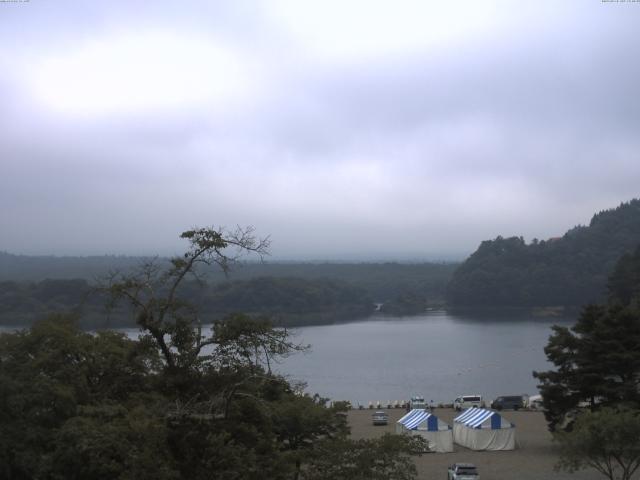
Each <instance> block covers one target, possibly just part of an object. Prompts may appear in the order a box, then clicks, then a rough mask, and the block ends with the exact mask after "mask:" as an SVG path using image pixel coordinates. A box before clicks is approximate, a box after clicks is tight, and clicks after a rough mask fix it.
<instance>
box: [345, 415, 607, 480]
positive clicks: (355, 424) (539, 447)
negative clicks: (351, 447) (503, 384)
mask: <svg viewBox="0 0 640 480" xmlns="http://www.w3.org/2000/svg"><path fill="white" fill-rule="evenodd" d="M385 411H386V412H387V413H388V415H389V425H387V426H377V427H374V426H373V425H372V422H371V414H372V413H373V410H351V411H350V412H349V417H348V418H349V425H350V426H351V436H352V438H355V439H358V438H374V437H378V436H381V435H382V434H383V433H384V432H391V433H393V432H395V423H396V421H397V420H398V419H399V418H400V417H401V416H402V415H403V414H404V413H405V411H404V410H402V409H391V410H386V409H385ZM434 413H435V414H436V415H437V416H438V417H439V418H440V419H441V420H444V421H445V422H447V423H449V424H450V425H451V424H452V423H453V417H454V416H455V415H456V412H454V410H453V409H448V408H443V409H439V408H436V409H435V411H434ZM503 416H504V417H505V418H506V419H507V420H509V421H511V422H512V423H515V424H516V444H517V448H516V450H513V451H506V452H474V451H472V450H468V449H467V448H464V447H461V446H460V445H456V444H454V448H455V452H453V453H429V454H425V455H422V456H416V458H415V461H416V465H417V467H418V472H419V475H418V478H419V479H421V480H423V479H424V480H427V479H436V480H444V479H445V478H446V475H447V466H448V465H450V464H452V463H455V462H469V463H473V464H475V465H476V466H477V467H478V472H479V473H480V478H481V480H514V479H518V480H534V479H535V480H544V479H550V480H564V479H566V480H592V479H593V480H596V479H601V480H602V479H604V478H605V477H603V476H602V475H601V474H599V473H598V472H596V471H595V470H593V469H590V470H583V471H580V472H577V473H574V474H570V473H565V472H555V471H554V470H553V466H554V464H555V463H556V461H557V456H556V455H555V454H554V446H553V442H552V439H551V434H550V433H549V432H548V431H547V425H546V423H545V420H544V416H543V415H542V413H540V412H525V411H518V412H513V411H505V412H504V413H503Z"/></svg>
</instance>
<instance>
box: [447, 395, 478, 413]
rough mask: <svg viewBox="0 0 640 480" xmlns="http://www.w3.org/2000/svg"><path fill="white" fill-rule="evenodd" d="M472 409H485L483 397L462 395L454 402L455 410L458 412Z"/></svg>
mask: <svg viewBox="0 0 640 480" xmlns="http://www.w3.org/2000/svg"><path fill="white" fill-rule="evenodd" d="M471 407H478V408H484V401H483V400H482V395H462V396H461V397H458V398H456V399H455V400H454V401H453V408H455V409H456V410H458V411H460V410H464V409H465V408H471Z"/></svg>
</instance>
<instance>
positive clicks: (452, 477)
mask: <svg viewBox="0 0 640 480" xmlns="http://www.w3.org/2000/svg"><path fill="white" fill-rule="evenodd" d="M447 480H480V475H478V470H477V469H476V466H475V465H474V464H473V463H454V464H453V465H451V466H450V467H449V470H448V471H447Z"/></svg>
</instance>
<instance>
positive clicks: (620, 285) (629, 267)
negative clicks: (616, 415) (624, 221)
mask: <svg viewBox="0 0 640 480" xmlns="http://www.w3.org/2000/svg"><path fill="white" fill-rule="evenodd" d="M638 258H640V249H639V250H638V251H636V254H635V255H634V256H629V255H625V256H623V257H622V258H621V259H620V260H619V262H618V264H617V266H616V268H615V270H614V274H613V275H612V277H611V279H610V292H611V294H610V302H609V303H608V304H607V305H589V306H587V307H585V308H584V309H583V311H582V314H581V315H580V317H579V318H578V320H577V322H576V324H575V325H574V326H573V327H571V328H567V327H559V326H555V327H553V334H552V335H551V336H550V338H549V343H548V344H547V346H546V347H545V353H546V355H547V358H548V359H549V361H550V362H551V363H553V364H554V365H555V367H556V369H555V370H550V371H547V372H534V376H535V377H536V378H538V379H539V380H540V382H541V383H540V385H539V388H540V393H541V394H542V397H543V399H544V400H543V401H544V406H545V408H546V411H545V415H546V417H547V421H548V422H549V427H550V429H551V430H554V429H555V428H556V426H558V425H560V426H566V425H564V424H566V420H567V415H568V414H570V415H573V414H574V413H575V411H576V409H577V408H578V407H579V406H580V405H585V404H586V405H588V406H589V407H590V408H591V409H592V410H595V409H596V408H598V406H615V405H626V406H630V407H635V408H637V407H640V389H639V386H640V349H639V348H638V345H640V310H639V309H638V304H637V297H635V294H630V293H629V292H636V291H638V290H637V288H638V283H634V282H637V278H639V277H640V261H638ZM621 292H622V293H621Z"/></svg>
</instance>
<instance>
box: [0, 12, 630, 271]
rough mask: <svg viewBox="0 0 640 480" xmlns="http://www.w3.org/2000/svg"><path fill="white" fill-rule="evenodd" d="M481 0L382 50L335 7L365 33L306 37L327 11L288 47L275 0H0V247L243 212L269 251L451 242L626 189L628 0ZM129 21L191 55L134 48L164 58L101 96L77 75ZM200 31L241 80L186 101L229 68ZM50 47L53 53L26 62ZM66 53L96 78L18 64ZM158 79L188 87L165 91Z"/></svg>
mask: <svg viewBox="0 0 640 480" xmlns="http://www.w3.org/2000/svg"><path fill="white" fill-rule="evenodd" d="M276 4H278V5H279V6H278V8H285V10H277V9H276V7H275V5H276ZM328 5H329V6H331V4H330V3H329V4H328ZM413 5H414V6H415V5H416V4H413ZM492 5H494V6H496V12H497V13H496V15H497V16H499V17H500V19H501V20H500V22H498V23H496V25H495V26H491V28H490V29H488V30H487V29H485V30H483V31H481V32H480V33H475V34H473V35H469V36H465V35H460V36H459V38H458V37H455V38H450V37H446V39H444V40H441V41H440V42H439V43H438V41H435V43H433V42H431V43H429V44H426V43H425V44H421V43H420V42H419V41H418V42H417V43H415V45H414V44H412V43H408V44H406V45H404V44H403V45H401V46H400V47H398V48H396V49H395V50H390V51H387V50H383V51H380V52H379V54H376V51H375V48H373V47H371V49H370V50H366V48H369V47H367V44H366V42H363V41H362V38H360V37H361V36H362V35H365V34H366V33H367V31H366V29H363V30H362V31H360V30H359V26H358V24H356V23H354V24H353V38H354V43H353V45H360V43H362V44H363V45H364V47H358V48H365V47H366V48H365V50H363V51H362V52H360V53H357V52H359V50H354V51H356V53H357V54H353V53H350V51H351V50H352V49H351V48H350V47H351V46H352V45H345V49H344V50H345V54H344V55H345V56H343V55H342V51H341V49H339V48H338V49H336V48H334V47H333V46H331V48H329V47H328V48H327V49H326V52H324V51H323V50H322V48H324V47H323V45H322V43H320V44H317V41H318V38H320V39H322V38H325V37H323V35H325V36H326V42H327V45H330V42H331V41H332V39H331V37H332V35H333V34H334V33H335V35H344V32H340V31H337V32H336V31H335V30H332V28H331V25H326V32H325V31H324V30H323V29H322V28H320V29H319V30H318V32H317V36H316V37H313V41H314V42H316V43H313V44H310V43H305V42H307V39H305V38H304V37H301V36H300V34H298V33H296V31H295V29H294V30H292V29H291V26H290V25H289V24H287V23H286V21H285V20H283V18H285V17H287V15H288V14H289V11H288V10H286V5H285V7H282V4H280V3H279V2H276V3H274V4H266V3H255V2H238V3H236V2H234V3H233V4H227V3H225V2H219V3H218V2H216V3H212V2H201V3H200V2H195V3H190V4H189V6H188V7H185V6H184V5H183V4H178V3H175V2H156V3H155V4H154V8H153V9H152V10H150V9H149V7H148V3H146V2H122V3H117V4H114V3H109V4H100V5H93V4H91V5H90V4H87V5H84V6H82V7H78V6H76V5H75V4H73V5H72V4H71V3H65V2H56V4H55V5H53V4H46V5H45V4H40V3H37V2H30V3H28V4H19V5H15V4H12V5H9V4H7V5H6V6H5V5H1V6H0V9H2V11H1V12H0V14H2V15H1V16H0V27H2V28H0V32H1V33H0V40H2V41H3V44H5V45H7V44H9V41H12V42H13V43H14V44H15V45H16V46H15V47H14V48H13V49H12V50H11V51H8V50H7V49H5V52H4V54H3V55H0V104H2V105H3V108H2V110H0V157H1V158H2V171H3V174H2V175H1V176H0V201H2V204H3V213H2V215H1V216H0V249H3V250H8V251H12V252H18V253H40V254H43V253H60V254H74V253H79V254H83V253H162V254H164V253H173V252H174V251H177V250H179V249H180V244H179V242H177V241H176V240H174V239H175V237H177V234H178V233H179V232H180V231H181V229H184V228H187V227H190V226H192V225H205V224H216V225H225V224H226V225H235V224H252V225H254V226H255V227H256V228H257V230H258V231H260V232H264V233H265V234H271V235H272V237H273V240H274V254H275V255H276V256H277V257H280V258H294V257H295V258H348V257H353V258H374V257H384V258H399V259H402V258H432V259H438V258H459V257H462V256H464V255H466V254H468V253H470V252H471V251H472V250H473V249H474V248H475V247H476V245H477V244H478V243H479V242H480V241H481V240H483V239H486V238H492V237H495V236H496V235H499V234H502V235H512V234H517V235H524V236H525V237H526V238H533V237H538V238H545V237H547V236H555V235H558V234H561V233H562V232H564V231H565V230H566V229H567V228H570V227H572V226H573V225H575V224H577V223H585V222H588V220H589V218H590V216H591V215H592V214H593V213H594V212H595V211H597V210H601V209H603V208H607V207H613V206H616V205H617V204H618V203H619V202H620V201H624V200H628V199H630V198H632V197H634V196H637V195H638V189H637V184H638V180H639V179H640V158H638V157H639V152H640V140H638V138H637V132H638V131H639V129H640V96H638V95H637V92H636V90H637V85H638V81H639V80H640V64H638V62H637V61H635V59H637V58H639V57H640V55H639V54H640V42H638V40H640V34H639V33H637V29H636V28H635V25H636V24H637V20H638V19H639V17H640V5H639V4H626V5H615V4H600V3H598V4H595V3H594V4H585V3H584V2H567V3H563V7H562V8H561V9H560V8H557V9H556V8H555V5H556V4H555V3H554V2H536V3H535V5H534V4H532V5H529V6H528V7H527V8H526V9H525V10H526V11H524V12H518V11H516V10H515V9H514V8H513V7H509V6H508V4H504V3H501V2H496V3H495V4H493V3H492ZM272 6H273V8H272ZM388 8H389V9H390V14H391V13H393V11H392V10H391V9H393V8H395V7H394V6H391V5H390V6H389V7H388ZM445 13H446V12H445ZM552 13H553V15H552ZM498 14H499V15H498ZM443 15H444V13H443ZM391 16H393V15H391ZM363 18H364V20H363V21H365V22H366V15H365V16H364V17H363ZM294 20H295V17H294ZM453 20H455V18H454V17H446V18H444V17H443V19H442V21H443V22H447V21H453ZM492 25H493V24H492ZM397 27H400V28H401V27H402V25H399V26H396V27H394V28H397ZM363 28H364V27H363ZM396 31H397V30H396ZM145 32H152V34H151V36H150V37H148V38H151V39H152V40H153V39H156V38H159V39H160V40H161V41H163V39H164V37H162V36H161V37H158V36H157V35H158V32H160V35H164V33H162V32H170V33H169V34H168V35H169V36H168V37H166V40H167V42H171V41H173V39H178V41H180V42H181V41H183V40H184V42H185V43H184V45H185V48H188V47H194V48H196V49H197V51H196V52H195V53H194V52H190V53H189V52H186V51H185V52H184V56H185V58H186V60H185V59H184V58H180V57H181V55H178V56H176V55H174V54H171V53H170V52H168V51H167V53H166V56H164V57H163V56H162V55H156V53H158V52H154V46H153V45H152V46H151V47H149V45H148V43H141V44H140V45H139V46H138V47H136V46H135V45H134V46H132V49H135V48H140V49H141V51H143V52H146V51H149V52H150V53H151V54H152V56H154V57H155V56H158V57H159V58H161V59H163V58H164V62H160V64H159V65H156V64H151V63H149V68H150V69H151V70H150V71H157V72H160V76H159V77H149V78H148V79H146V80H145V81H147V82H149V83H148V91H145V90H147V88H146V87H145V84H144V83H143V84H142V86H138V87H135V85H137V84H136V81H137V80H139V79H136V78H132V79H131V85H133V86H132V87H131V88H132V90H131V92H128V93H127V92H125V93H122V95H120V93H119V91H111V90H110V88H111V87H110V83H109V81H107V80H105V79H104V78H99V77H95V76H94V77H92V76H90V73H91V72H89V73H87V72H83V71H82V67H83V66H86V67H87V68H89V67H92V68H101V69H105V70H104V72H105V74H106V75H110V74H111V73H112V72H111V71H110V70H109V69H107V68H106V67H105V65H111V64H107V63H101V57H100V58H96V57H95V55H103V54H104V52H107V54H108V52H109V51H110V50H109V49H110V48H112V47H113V45H114V43H117V42H121V41H122V38H125V39H129V40H127V41H137V40H136V38H138V37H137V35H144V34H145ZM123 35H124V36H123ZM416 35H417V36H416V38H417V39H418V40H419V39H420V31H417V33H416ZM16 38H20V40H21V41H20V42H15V39H16ZM338 38H342V37H338ZM443 38H444V37H443ZM356 39H357V41H356ZM365 40H366V38H365ZM410 40H411V41H413V37H410ZM436 40H437V39H436ZM145 41H146V40H145ZM211 42H213V43H211ZM359 42H360V43H359ZM381 42H382V43H381ZM210 43H211V45H213V44H215V45H216V48H217V47H218V46H220V47H222V48H224V49H226V51H228V52H231V55H234V56H235V57H234V58H237V59H238V61H239V62H240V63H239V65H240V68H241V69H242V70H241V71H242V72H244V75H245V78H244V79H243V81H242V82H241V83H242V85H234V84H230V85H226V86H225V85H224V84H223V88H225V89H229V88H231V89H232V90H230V92H231V94H227V93H221V94H216V95H217V96H216V95H214V94H213V93H211V94H209V93H210V92H208V90H207V89H206V88H205V90H203V92H204V93H203V94H204V96H203V97H202V99H201V100H198V101H194V100H193V99H192V97H191V96H190V94H191V93H193V92H189V91H188V89H187V91H184V89H185V88H186V87H181V84H180V83H179V82H181V81H183V80H184V79H187V80H189V79H190V78H191V77H190V74H191V73H193V75H194V76H197V75H204V76H205V78H204V80H202V81H203V82H205V81H209V80H211V81H213V82H214V83H215V82H216V81H217V80H218V79H220V80H221V81H224V80H225V79H226V77H227V76H228V75H227V73H229V71H228V70H225V68H227V67H224V65H225V64H216V63H215V61H214V59H212V58H211V57H209V56H208V55H209V52H211V51H212V50H211V45H209V44H210ZM370 43H371V45H373V46H374V47H375V45H378V44H382V45H385V40H384V39H380V38H376V37H375V36H374V37H371V42H370ZM392 44H393V39H391V38H389V45H392ZM201 46H202V55H203V57H202V58H200V57H198V58H197V59H196V60H197V61H193V59H190V57H189V55H195V54H196V53H198V52H200V47H201ZM165 47H166V48H170V43H168V44H166V45H165ZM83 48H90V49H93V50H90V53H91V52H94V56H93V57H92V56H91V55H85V54H80V53H77V52H83V50H82V49H83ZM114 48H115V47H114ZM156 48H160V46H157V47H156ZM354 48H355V47H354ZM146 49H147V50H146ZM149 49H150V50H149ZM318 49H319V50H318ZM74 52H75V53H74ZM95 52H97V53H95ZM123 52H124V53H123ZM116 53H117V54H118V55H128V52H126V48H125V49H124V50H118V51H116ZM159 53H160V54H162V53H163V52H159ZM74 55H75V56H74ZM82 55H85V56H82ZM108 55H109V54H108ZM114 55H115V54H114ZM172 55H173V56H172ZM50 58H62V59H68V58H71V59H72V60H64V62H67V63H64V62H63V63H60V64H59V65H61V66H58V67H55V65H58V64H53V65H54V67H47V68H49V69H48V70H42V69H40V70H38V69H37V68H35V67H36V66H38V65H41V64H43V65H48V64H46V63H42V62H46V61H48V60H47V59H50ZM77 58H80V60H74V59H77ZM118 58H120V57H117V56H116V58H115V60H114V59H111V60H109V59H108V58H106V57H105V62H107V61H110V62H112V63H113V62H115V63H113V67H112V68H113V69H114V70H118V68H125V67H129V68H133V69H135V71H140V72H142V73H143V74H144V72H145V70H144V69H142V70H139V69H138V67H139V66H136V65H135V62H136V61H140V58H139V57H132V58H133V62H134V63H131V62H129V63H128V64H125V63H122V65H120V64H119V62H118ZM82 59H87V60H82ZM142 60H144V58H142ZM188 61H191V62H192V63H184V62H188ZM74 62H75V63H74ZM78 62H80V63H78ZM82 62H87V63H86V64H85V63H82ZM171 62H175V65H174V64H172V63H171ZM65 65H66V66H67V67H64V66H65ZM69 65H71V67H68V66H69ZM178 65H180V66H181V68H193V72H190V71H186V72H184V71H180V72H178V71H175V70H176V66H178ZM184 65H186V67H184ZM63 67H64V68H80V70H78V72H79V75H87V77H86V78H88V79H94V80H91V81H95V82H98V83H96V84H95V85H91V84H89V85H86V84H79V88H85V87H86V88H88V89H89V90H87V91H88V92H89V93H88V94H86V93H83V92H82V91H80V90H78V92H77V95H78V96H77V97H76V98H74V91H73V90H69V89H68V88H67V87H66V86H65V85H64V84H61V85H60V87H59V89H58V90H56V89H55V88H53V87H52V86H51V85H53V83H51V82H53V80H54V79H53V78H52V79H49V78H33V75H34V73H33V72H39V71H44V72H48V74H51V75H54V76H55V77H56V78H57V77H58V76H60V78H62V79H63V80H64V79H65V78H69V77H68V75H70V72H68V71H59V69H60V68H63ZM38 68H39V67H38ZM52 68H53V69H52ZM55 68H58V70H56V69H55ZM113 74H114V75H116V76H115V77H114V80H113V81H114V82H120V81H122V80H121V79H122V78H126V76H124V77H123V75H126V72H122V71H115V72H113ZM172 75H176V76H175V79H174V78H173V77H172ZM229 75H230V73H229ZM83 78H84V77H83ZM196 80H198V79H196ZM47 82H49V83H47ZM100 82H101V83H100ZM163 82H164V83H163ZM85 83H86V81H85ZM232 83H233V82H232ZM204 84H205V85H206V82H205V83H204ZM34 85H36V86H39V87H38V88H41V89H42V88H45V89H46V95H48V97H43V96H42V95H43V94H42V92H40V93H39V91H38V90H37V89H35V88H36V87H34ZM97 85H102V86H101V87H98V86H97ZM199 85H200V84H199V83H197V82H196V83H195V84H194V86H193V87H192V88H193V89H196V90H197V89H198V88H200V86H199ZM54 86H55V85H54ZM134 87H135V88H134ZM236 87H237V92H235V91H234V90H233V89H236ZM100 88H102V89H104V97H103V98H101V97H102V95H101V93H102V92H103V90H100ZM123 88H124V89H127V88H129V85H127V84H126V83H125V84H123ZM65 89H66V90H69V91H66V90H65ZM154 89H157V91H158V92H160V94H161V95H160V97H158V96H157V95H156V96H154V95H155V94H154V92H155V91H156V90H154ZM58 92H61V93H60V98H58V97H56V95H57V93H58ZM65 92H66V93H65ZM92 92H93V93H92ZM96 92H98V93H97V94H96ZM223 92H226V90H223ZM63 93H64V95H66V97H65V96H63ZM196 93H198V91H196ZM125 94H126V95H129V96H126V95H125ZM147 94H148V95H149V99H148V101H145V102H146V103H140V105H139V106H137V107H136V108H135V109H133V110H131V109H126V110H121V109H119V108H116V107H118V105H120V103H118V102H122V101H123V100H122V99H123V98H124V99H125V100H126V99H127V98H130V96H131V95H133V97H131V98H133V101H134V102H137V101H138V100H139V99H140V98H141V97H142V98H143V99H144V98H146V97H145V95H147ZM165 94H166V95H165ZM82 95H89V96H86V97H82ZM110 95H111V96H110ZM123 95H124V96H123ZM176 95H178V97H176V98H178V99H180V98H182V97H184V98H185V99H186V100H185V101H184V102H183V101H182V100H176V101H175V102H169V103H167V102H165V100H167V99H171V98H173V97H175V96H176ZM194 95H195V93H194ZM52 96H53V97H52ZM96 97H97V98H96ZM51 98H53V100H47V99H51ZM78 98H86V99H87V102H88V103H90V104H92V105H90V106H91V108H89V109H84V107H83V105H82V104H81V103H77V99H78ZM111 98H113V101H111V100H110V99H111ZM193 98H195V99H196V100H197V99H198V98H199V97H197V96H196V97H193ZM47 102H49V103H47ZM51 102H54V103H51ZM65 102H68V105H72V104H73V105H75V104H76V103H77V105H76V106H75V107H74V108H71V107H70V108H69V109H66V108H64V107H65V105H67V103H65ZM74 102H75V103H74ZM154 102H159V103H158V105H155V104H154ZM85 110H86V111H85Z"/></svg>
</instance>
